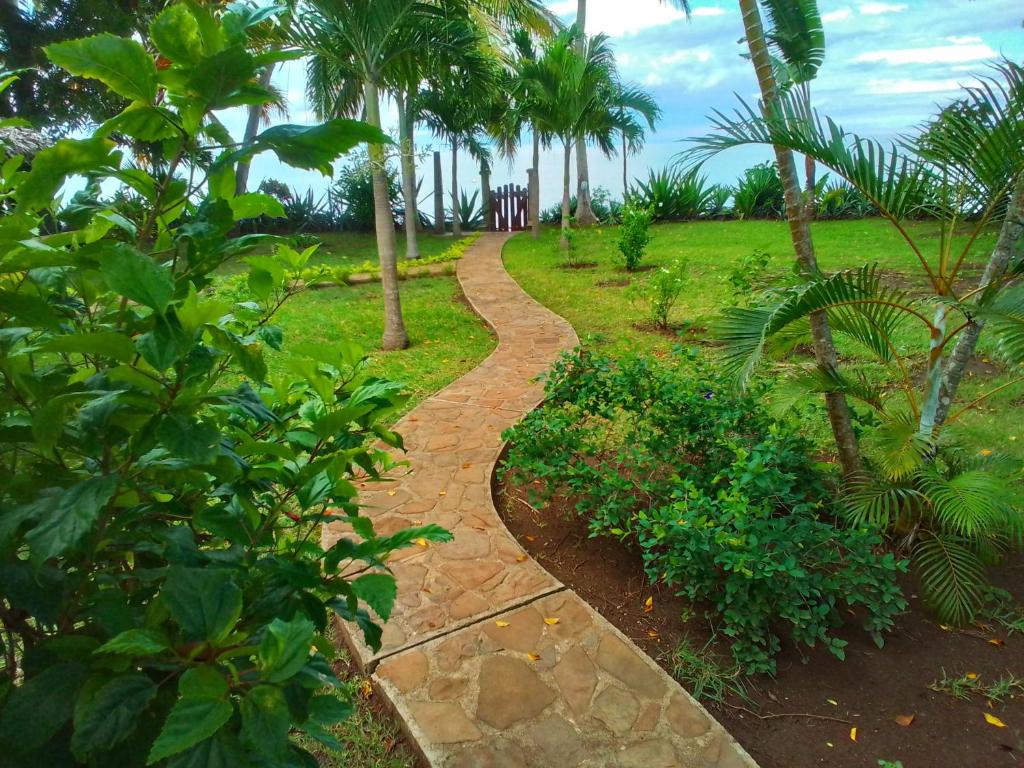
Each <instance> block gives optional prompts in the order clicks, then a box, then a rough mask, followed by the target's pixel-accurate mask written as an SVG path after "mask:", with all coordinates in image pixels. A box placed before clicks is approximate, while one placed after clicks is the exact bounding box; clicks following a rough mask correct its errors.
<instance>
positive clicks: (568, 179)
mask: <svg viewBox="0 0 1024 768" xmlns="http://www.w3.org/2000/svg"><path fill="white" fill-rule="evenodd" d="M562 146H563V147H564V148H565V159H564V163H563V166H562V236H561V239H560V242H561V244H562V247H563V248H565V247H568V245H569V237H568V235H566V234H565V233H566V232H568V231H569V216H570V213H571V211H570V206H569V185H570V184H571V183H572V139H570V138H569V137H566V138H565V139H564V140H563V141H562Z"/></svg>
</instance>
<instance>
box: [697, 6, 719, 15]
mask: <svg viewBox="0 0 1024 768" xmlns="http://www.w3.org/2000/svg"><path fill="white" fill-rule="evenodd" d="M692 14H693V15H694V16H724V15H725V14H726V10H725V8H719V7H718V6H717V5H702V6H700V7H699V8H694V9H693V11H692Z"/></svg>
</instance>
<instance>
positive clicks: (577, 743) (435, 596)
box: [324, 234, 756, 768]
mask: <svg viewBox="0 0 1024 768" xmlns="http://www.w3.org/2000/svg"><path fill="white" fill-rule="evenodd" d="M507 238H508V236H507V235H503V234H488V235H484V236H483V237H482V238H481V239H480V240H478V241H477V242H476V243H475V244H474V245H473V246H471V247H470V248H469V250H467V252H466V254H465V256H464V257H463V258H462V259H461V260H460V261H459V262H458V270H457V275H458V279H459V282H460V283H461V285H462V289H463V292H464V293H465V295H466V298H467V299H468V300H469V302H470V303H471V304H472V306H473V308H474V309H475V310H476V312H477V313H478V314H479V315H480V316H481V317H482V318H483V319H484V320H485V321H486V322H487V323H488V324H489V325H491V327H492V328H493V329H494V330H495V332H496V333H497V335H498V340H499V343H498V347H497V349H496V350H495V351H494V352H493V353H492V354H491V356H490V357H488V358H487V359H486V360H485V361H484V362H483V363H481V364H480V365H479V366H478V367H477V368H476V369H474V370H473V371H471V372H470V373H468V374H466V375H465V376H463V377H462V378H461V379H459V380H458V381H456V382H454V383H453V384H451V385H449V386H448V387H447V388H445V389H443V390H441V391H440V392H438V393H437V394H436V395H434V396H433V397H431V398H429V399H428V400H426V401H425V402H424V403H422V404H421V405H420V406H419V407H417V408H416V409H415V410H413V411H412V412H411V413H409V414H407V415H406V416H405V418H403V419H402V420H401V421H400V422H399V423H398V425H397V426H396V430H397V431H398V432H399V433H400V434H402V435H403V437H404V439H405V446H406V450H407V453H406V456H405V458H407V459H408V460H409V462H410V465H411V471H410V472H409V473H408V474H407V475H405V476H403V477H401V478H400V479H399V480H398V481H397V482H396V483H389V484H382V485H378V486H375V487H374V488H373V489H372V490H370V491H369V492H367V493H365V494H364V495H363V497H362V501H363V503H364V504H365V505H366V507H367V509H366V514H367V515H369V516H370V517H372V518H373V519H374V524H375V526H376V528H377V530H378V531H379V532H381V533H391V532H394V531H396V530H400V529H402V528H405V527H408V526H410V525H421V524H426V523H437V524H438V525H441V526H444V527H445V528H447V529H448V530H450V531H451V532H452V533H453V535H454V541H452V542H451V543H448V544H443V545H432V546H429V547H422V548H421V547H413V548H411V549H409V550H404V551H402V552H400V553H397V554H396V555H395V556H394V558H393V560H392V562H391V565H392V570H393V571H394V573H395V577H396V579H397V582H398V600H397V603H396V606H395V611H394V614H393V616H392V617H391V620H390V621H388V622H387V624H386V625H385V630H384V643H383V647H382V648H381V650H380V651H379V652H378V653H376V654H375V653H373V652H372V651H371V650H370V649H369V648H367V647H366V646H365V645H363V644H362V642H361V640H360V638H359V633H358V630H356V631H353V632H349V631H348V627H343V630H344V631H345V635H346V640H347V642H348V644H349V645H350V647H351V648H352V650H353V653H354V655H355V657H356V660H357V661H358V663H359V664H360V666H361V667H362V668H363V669H365V670H366V671H367V672H371V673H372V675H371V680H372V681H373V683H374V685H375V686H376V688H377V689H378V691H380V692H381V693H382V694H383V696H384V697H385V698H386V699H387V701H388V702H389V704H390V705H391V707H392V708H393V710H394V711H395V713H396V715H397V717H398V718H399V720H400V722H401V723H402V725H403V727H404V728H405V730H406V731H407V733H408V734H409V736H410V741H411V742H412V744H413V746H414V747H415V748H416V749H417V750H418V751H419V753H420V754H421V756H422V758H423V761H424V763H425V764H426V765H429V766H432V767H433V766H437V767H438V768H527V766H529V767H530V768H545V767H546V766H554V767H556V768H573V767H574V766H586V767H587V768H591V767H592V768H599V767H600V768H605V767H606V766H607V767H608V768H613V767H614V768H634V767H635V768H674V767H675V766H680V767H683V768H756V765H755V763H754V761H753V760H752V759H751V758H750V757H749V756H748V755H747V754H746V752H744V751H743V749H742V748H741V747H740V746H739V745H738V744H736V742H735V741H734V740H733V739H732V738H731V737H730V736H729V735H728V734H727V733H726V732H725V731H724V729H723V728H722V727H721V726H720V725H719V724H718V723H717V722H715V721H714V720H713V719H712V718H711V716H710V715H709V714H708V713H707V712H706V711H705V710H704V708H703V707H701V706H700V704H698V703H697V702H695V701H694V700H693V699H692V698H691V697H690V695H689V694H688V693H686V691H684V690H683V689H682V688H681V687H680V686H679V685H678V684H677V683H676V682H675V681H674V680H673V679H672V678H671V677H669V675H667V674H666V673H665V672H664V671H663V670H662V669H661V668H660V667H659V666H658V665H657V664H655V663H654V662H653V661H652V660H651V659H650V658H648V657H647V656H646V655H645V654H644V653H643V652H642V651H641V650H640V649H639V648H637V647H636V646H635V645H634V644H633V643H632V642H630V640H629V639H628V638H626V637H625V636H623V635H622V634H621V633H620V632H619V631H618V630H617V629H616V628H615V627H613V626H612V625H611V624H609V623H608V622H607V621H606V620H605V619H603V618H602V617H601V616H600V615H599V614H597V613H596V612H595V611H594V610H593V609H592V608H591V607H590V606H588V605H587V604H586V603H585V602H584V601H583V600H581V599H580V598H579V597H578V596H577V595H576V594H575V593H574V592H572V591H571V590H569V589H567V588H565V587H564V586H563V585H562V584H560V583H559V582H558V581H556V580H555V579H554V578H553V577H552V576H551V575H550V574H549V573H548V572H547V571H545V570H544V569H543V568H541V566H540V565H539V564H537V562H536V561H534V560H533V558H531V557H529V556H528V555H527V554H526V552H524V551H523V549H522V547H520V546H519V544H518V543H517V542H516V540H515V539H514V538H513V537H512V535H511V534H510V533H509V532H508V531H507V530H506V528H505V526H504V524H503V523H502V522H501V519H500V518H499V517H498V513H497V511H496V510H495V509H494V504H493V501H492V498H491V476H492V473H493V471H494V466H495V463H496V462H497V460H498V456H499V454H500V453H501V449H502V440H501V433H502V431H504V430H505V429H507V428H508V427H510V426H512V425H513V424H515V423H516V422H517V421H518V420H519V419H521V418H522V417H523V416H524V415H525V414H526V413H528V412H529V411H530V410H532V409H533V408H535V407H536V406H537V405H538V404H539V403H540V401H541V399H542V397H543V387H542V386H541V385H540V384H539V383H537V382H536V381H535V379H536V377H537V375H538V374H540V373H542V372H544V371H546V370H547V369H548V367H549V366H550V365H551V363H552V362H553V361H554V360H555V358H556V357H557V356H558V354H559V353H560V352H561V351H562V350H565V349H571V348H572V347H574V346H575V345H576V344H577V343H578V341H577V338H576V334H575V332H574V331H573V330H572V328H571V326H570V325H569V324H568V323H567V322H565V321H564V320H563V319H561V318H560V317H558V316H557V315H555V314H553V313H551V312H550V311H548V310H547V309H545V308H544V307H542V306H541V305H539V304H537V303H536V302H535V301H533V300H532V299H531V298H530V297H529V296H527V295H526V294H525V293H524V292H523V291H522V289H520V288H519V286H518V285H517V284H516V283H515V282H514V281H513V280H512V278H511V277H509V275H508V274H507V273H506V272H505V269H504V267H503V265H502V263H501V249H502V246H503V245H504V243H505V241H506V240H507ZM340 535H341V531H340V529H332V528H328V529H327V530H325V532H324V539H325V544H328V545H329V544H331V543H333V541H334V540H336V539H337V538H338V536H340Z"/></svg>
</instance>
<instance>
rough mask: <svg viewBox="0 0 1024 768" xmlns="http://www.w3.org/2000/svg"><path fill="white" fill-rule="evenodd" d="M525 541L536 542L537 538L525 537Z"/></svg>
mask: <svg viewBox="0 0 1024 768" xmlns="http://www.w3.org/2000/svg"><path fill="white" fill-rule="evenodd" d="M526 540H527V541H536V540H537V537H536V536H527V537H526Z"/></svg>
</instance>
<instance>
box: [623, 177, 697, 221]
mask: <svg viewBox="0 0 1024 768" xmlns="http://www.w3.org/2000/svg"><path fill="white" fill-rule="evenodd" d="M716 189H717V187H714V186H709V185H708V180H707V177H705V176H702V175H701V174H700V173H699V171H697V170H690V171H681V170H677V169H669V168H663V169H662V170H660V171H653V170H652V171H649V172H648V176H647V181H646V182H643V181H640V180H639V179H637V183H636V186H635V187H634V188H633V189H632V191H631V193H630V197H631V198H633V200H634V202H636V203H637V204H638V205H640V206H642V207H644V208H650V209H651V211H652V213H653V216H654V220H655V221H684V220H687V219H697V218H700V217H702V216H705V215H709V214H710V210H711V208H712V204H713V203H714V202H715V201H716V200H717V197H716V195H717V192H716Z"/></svg>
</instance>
